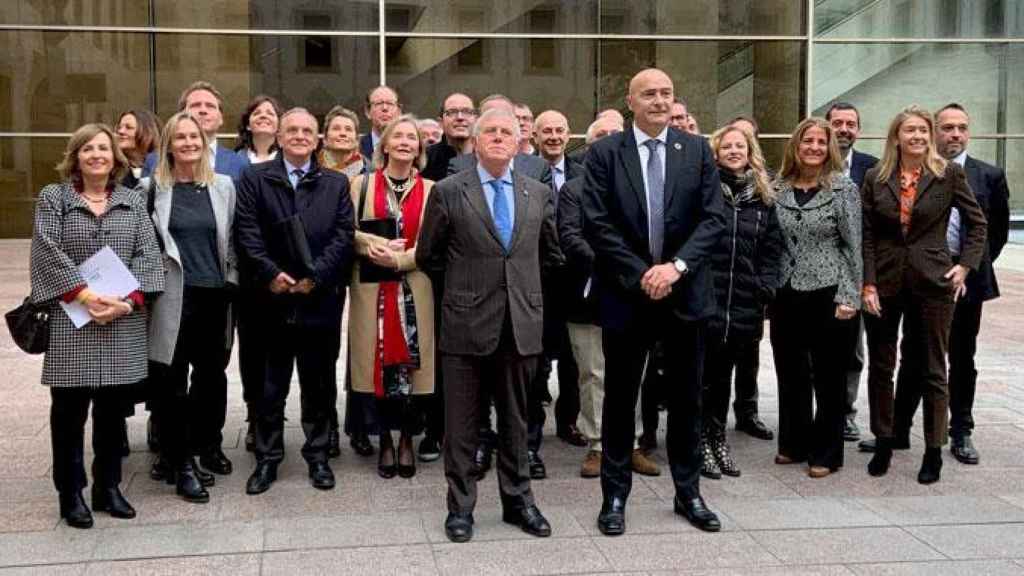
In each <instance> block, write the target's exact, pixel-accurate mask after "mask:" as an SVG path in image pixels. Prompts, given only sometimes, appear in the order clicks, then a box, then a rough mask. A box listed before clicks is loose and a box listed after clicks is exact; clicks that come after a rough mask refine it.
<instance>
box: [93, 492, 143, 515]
mask: <svg viewBox="0 0 1024 576" xmlns="http://www.w3.org/2000/svg"><path fill="white" fill-rule="evenodd" d="M92 509H93V510H96V511H99V512H108V513H110V515H111V516H113V517H114V518H125V519H130V518H135V508H132V505H131V504H129V503H128V500H126V499H125V497H124V494H121V489H120V488H119V487H118V486H116V485H114V486H110V487H105V486H97V485H96V484H93V485H92Z"/></svg>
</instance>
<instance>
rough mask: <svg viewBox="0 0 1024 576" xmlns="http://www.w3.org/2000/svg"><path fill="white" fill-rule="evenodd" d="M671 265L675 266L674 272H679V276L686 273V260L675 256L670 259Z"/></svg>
mask: <svg viewBox="0 0 1024 576" xmlns="http://www.w3.org/2000/svg"><path fill="white" fill-rule="evenodd" d="M672 265H673V266H675V267H676V272H679V275H680V276H685V275H686V271H687V270H689V269H688V268H687V267H686V262H683V261H682V260H680V259H679V258H676V259H674V260H672Z"/></svg>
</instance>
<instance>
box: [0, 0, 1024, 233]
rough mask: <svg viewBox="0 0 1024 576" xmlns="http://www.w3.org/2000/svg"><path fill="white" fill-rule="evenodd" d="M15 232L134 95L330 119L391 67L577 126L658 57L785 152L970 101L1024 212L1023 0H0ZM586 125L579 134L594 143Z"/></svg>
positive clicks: (975, 147)
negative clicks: (832, 108)
mask: <svg viewBox="0 0 1024 576" xmlns="http://www.w3.org/2000/svg"><path fill="white" fill-rule="evenodd" d="M0 47H2V48H3V49H2V51H0V237H26V236H28V235H29V234H30V232H31V230H30V228H31V212H32V202H33V197H34V195H35V194H36V192H37V191H38V190H39V189H40V188H41V187H42V186H43V185H45V184H46V183H49V182H51V181H53V180H54V179H55V178H56V174H55V172H54V170H53V166H54V165H55V164H56V163H57V161H58V160H59V158H60V154H61V152H62V150H63V146H64V143H65V141H66V139H67V135H68V134H69V133H70V132H71V131H73V130H74V129H75V128H76V127H78V126H79V125H81V124H83V123H85V122H91V121H103V122H108V123H113V122H115V121H116V120H117V118H118V116H119V115H120V113H121V112H122V111H124V110H127V109H130V108H136V107H142V108H149V109H152V110H154V111H155V112H157V114H158V115H160V116H161V117H167V116H168V115H170V114H171V113H172V112H174V110H175V107H176V105H177V100H178V96H179V94H180V92H181V90H182V88H184V87H185V86H187V85H188V84H189V83H191V82H192V81H194V80H197V79H204V80H208V81H210V82H213V83H214V84H215V85H216V86H217V87H218V88H219V89H220V90H221V91H222V92H223V93H224V96H225V100H226V107H225V111H224V112H225V114H224V115H225V123H224V128H223V132H224V134H223V138H224V143H225V144H231V137H232V134H233V133H234V132H235V131H236V128H237V122H238V117H239V115H240V113H241V111H242V108H243V107H244V106H245V104H246V102H247V101H248V100H249V98H251V97H252V96H254V95H256V94H260V93H267V94H271V95H273V96H276V97H278V98H279V99H280V100H281V101H282V104H284V105H285V106H293V105H299V104H301V105H303V106H305V107H307V108H309V109H310V110H311V111H313V112H314V113H315V114H317V115H321V116H322V115H323V114H324V113H326V111H327V110H328V109H330V107H331V106H333V105H335V104H344V105H346V106H348V107H350V108H353V109H356V110H361V108H362V102H363V100H364V98H365V94H366V92H367V91H368V90H369V89H371V88H372V87H374V86H376V85H378V84H380V83H387V84H389V85H391V86H394V87H396V88H397V89H398V91H399V93H400V94H401V97H402V101H403V103H404V105H405V108H406V110H407V111H409V112H413V113H415V114H417V115H420V116H425V117H435V116H437V115H438V111H439V107H440V103H441V101H442V99H443V98H444V96H445V95H446V94H448V93H449V92H451V91H453V90H460V91H465V92H467V93H468V94H470V95H471V96H474V97H476V98H479V97H482V96H484V95H486V94H489V93H493V92H502V93H505V94H507V95H509V96H510V97H512V98H513V99H515V100H518V101H523V102H525V103H527V104H529V105H530V106H531V107H532V108H533V110H534V113H535V114H537V113H539V112H540V111H541V110H543V109H547V108H556V109H559V110H562V111H564V112H565V113H566V115H567V116H568V117H569V121H570V128H571V129H572V132H574V133H575V134H577V135H581V134H582V133H583V132H584V131H585V129H586V127H587V124H588V122H589V121H590V120H591V119H592V118H593V116H594V114H595V112H597V111H598V110H601V109H604V108H608V107H615V108H619V109H622V110H625V103H624V96H625V92H626V85H627V82H628V79H629V78H630V76H632V75H633V74H634V73H635V72H636V71H637V70H638V69H640V68H643V67H647V66H658V67H660V68H663V69H665V70H666V71H668V72H669V74H670V75H671V76H672V77H673V78H674V80H675V83H676V91H677V93H678V94H679V95H680V96H681V97H682V98H684V99H685V100H686V102H687V104H688V107H689V109H690V111H691V112H692V113H693V114H694V115H695V116H696V117H697V119H698V121H699V123H700V126H701V129H702V130H703V131H705V132H710V131H711V130H713V129H714V128H715V127H716V126H718V125H720V124H721V123H724V122H727V121H728V120H730V119H731V118H733V117H735V116H737V115H740V114H745V115H750V116H753V117H754V118H756V119H757V121H758V123H759V125H760V127H761V131H762V134H763V140H764V142H763V144H764V148H765V151H766V154H767V156H768V157H769V161H770V162H771V163H772V164H777V163H778V161H779V159H780V153H781V150H782V144H783V142H784V140H785V138H786V134H787V133H788V131H789V130H790V129H792V127H793V126H794V125H795V124H796V123H797V122H798V121H799V119H800V118H802V117H803V116H805V115H807V114H809V113H817V114H820V113H821V112H823V109H824V107H826V106H827V105H828V103H829V102H831V101H833V100H837V99H841V100H848V101H850V102H853V103H854V104H856V105H857V106H858V107H859V108H860V109H861V111H862V124H863V129H864V134H863V135H862V142H861V143H860V144H859V147H860V148H862V149H864V150H868V151H877V150H878V149H879V148H880V146H881V142H880V141H879V140H878V138H879V137H880V136H881V135H882V133H883V132H884V130H885V128H886V124H887V122H888V120H889V119H890V118H891V117H892V115H893V114H894V113H895V112H896V111H897V110H898V109H900V108H902V107H903V106H905V105H907V104H909V103H912V102H916V103H919V104H922V105H924V106H926V107H931V108H935V107H937V106H940V105H942V104H945V103H947V102H950V101H957V102H960V103H962V104H963V105H964V106H966V107H967V109H968V110H969V111H970V113H971V116H972V126H971V128H972V133H973V138H972V143H971V153H972V154H973V155H975V156H977V157H979V158H981V159H984V160H986V161H989V162H992V163H995V164H997V165H1000V166H1002V167H1004V168H1005V169H1006V170H1007V171H1008V176H1009V182H1010V186H1011V202H1012V204H1013V207H1014V210H1015V211H1016V212H1021V213H1024V198H1022V197H1021V194H1020V193H1019V190H1018V184H1017V183H1018V182H1021V181H1024V108H1022V107H1021V106H1020V105H1019V104H1018V105H1013V104H1012V101H1013V98H1014V97H1013V95H1015V94H1016V95H1019V94H1022V93H1024V2H1018V1H1014V0H987V1H984V2H976V1H974V0H688V1H686V2H680V1H668V0H446V1H440V0H297V1H294V2H279V1H276V0H48V1H45V2H40V1H38V0H9V1H6V2H2V3H0ZM1018 97H1019V96H1018ZM579 143H580V139H579V138H577V139H575V140H574V144H577V145H578V144H579Z"/></svg>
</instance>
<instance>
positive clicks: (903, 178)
mask: <svg viewBox="0 0 1024 576" xmlns="http://www.w3.org/2000/svg"><path fill="white" fill-rule="evenodd" d="M919 180H921V167H920V166H918V167H917V168H915V169H914V170H913V171H911V172H904V171H902V170H901V171H900V228H902V229H903V236H904V237H906V235H907V232H909V231H910V215H911V214H912V213H913V212H914V202H915V201H917V183H918V181H919Z"/></svg>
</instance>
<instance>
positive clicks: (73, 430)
mask: <svg viewBox="0 0 1024 576" xmlns="http://www.w3.org/2000/svg"><path fill="white" fill-rule="evenodd" d="M116 142H117V140H116V138H115V136H114V132H113V131H112V130H111V129H110V128H109V127H108V126H106V125H104V124H86V125H85V126H82V127H81V128H79V129H78V130H76V131H75V133H74V134H72V135H71V138H70V140H68V144H67V147H66V149H65V152H64V159H63V160H62V161H61V163H60V164H58V165H57V171H58V172H59V174H60V177H61V180H62V182H61V183H59V184H50V185H48V186H46V187H44V188H43V189H42V190H41V191H40V192H39V198H38V200H37V202H36V211H35V220H34V225H33V231H32V248H31V255H30V269H31V277H32V278H31V280H32V294H31V302H32V303H33V304H35V305H37V306H46V307H47V309H48V312H49V331H50V339H49V345H48V348H47V350H46V355H45V356H44V358H43V374H42V383H43V385H44V386H47V387H49V388H50V398H51V404H50V437H51V441H52V446H53V484H54V486H55V487H56V489H57V492H58V493H59V494H60V515H61V518H64V519H65V520H66V521H67V523H68V525H69V526H73V527H76V528H90V527H91V526H92V525H93V519H92V511H90V510H89V507H88V506H87V505H86V504H85V500H84V499H83V498H82V489H83V488H84V487H85V486H86V476H85V465H84V461H85V459H84V454H83V446H82V445H83V442H84V436H85V422H86V419H87V417H88V415H89V405H90V404H92V447H93V452H94V454H95V456H94V457H93V462H92V480H93V484H92V507H93V509H94V510H102V511H106V512H109V513H110V515H111V516H114V517H116V518H134V517H135V509H134V508H132V506H131V504H129V503H128V501H127V500H126V499H125V497H124V495H123V494H121V490H120V488H119V487H118V485H119V483H120V482H121V433H122V430H123V427H124V417H125V413H126V411H127V409H128V408H129V406H130V405H131V402H132V398H133V394H134V392H133V391H132V388H133V385H136V384H140V383H141V382H143V381H144V380H145V379H146V375H147V363H146V308H145V300H146V299H149V298H152V297H153V296H155V295H156V294H158V293H159V292H161V291H162V290H163V288H164V274H163V266H162V265H161V262H160V249H159V247H158V246H157V241H156V236H155V235H154V233H153V226H152V225H151V224H150V223H149V219H148V218H147V217H146V205H145V203H144V202H143V200H142V198H140V197H139V195H138V194H136V193H135V192H133V191H131V190H129V189H127V188H125V187H124V186H121V185H120V184H118V182H119V181H120V179H121V177H122V176H123V174H124V171H125V170H126V169H127V166H128V161H127V160H126V159H125V157H124V154H122V153H121V150H120V149H119V148H118V147H117V145H116ZM101 249H110V250H112V251H113V252H114V254H115V255H116V257H117V258H118V259H120V260H121V262H122V263H123V264H124V265H125V267H127V268H128V270H129V271H130V272H131V273H132V275H133V276H134V277H135V279H136V280H138V282H139V288H138V290H136V291H135V292H132V293H131V294H128V295H124V294H101V293H97V292H95V291H94V290H92V289H90V288H89V286H88V284H87V283H86V279H85V278H84V277H83V275H82V273H81V272H80V271H79V266H80V265H81V264H82V263H83V262H85V260H87V259H89V258H90V257H92V256H93V255H94V254H96V253H97V252H99V251H100V250H101ZM62 302H63V303H65V304H73V303H77V304H78V305H80V306H81V307H84V311H85V312H87V313H88V323H86V324H84V325H81V326H79V327H76V326H75V324H74V323H72V320H71V317H70V316H69V315H68V312H67V311H66V310H65V308H64V307H62V306H60V305H59V304H60V303H62Z"/></svg>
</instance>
